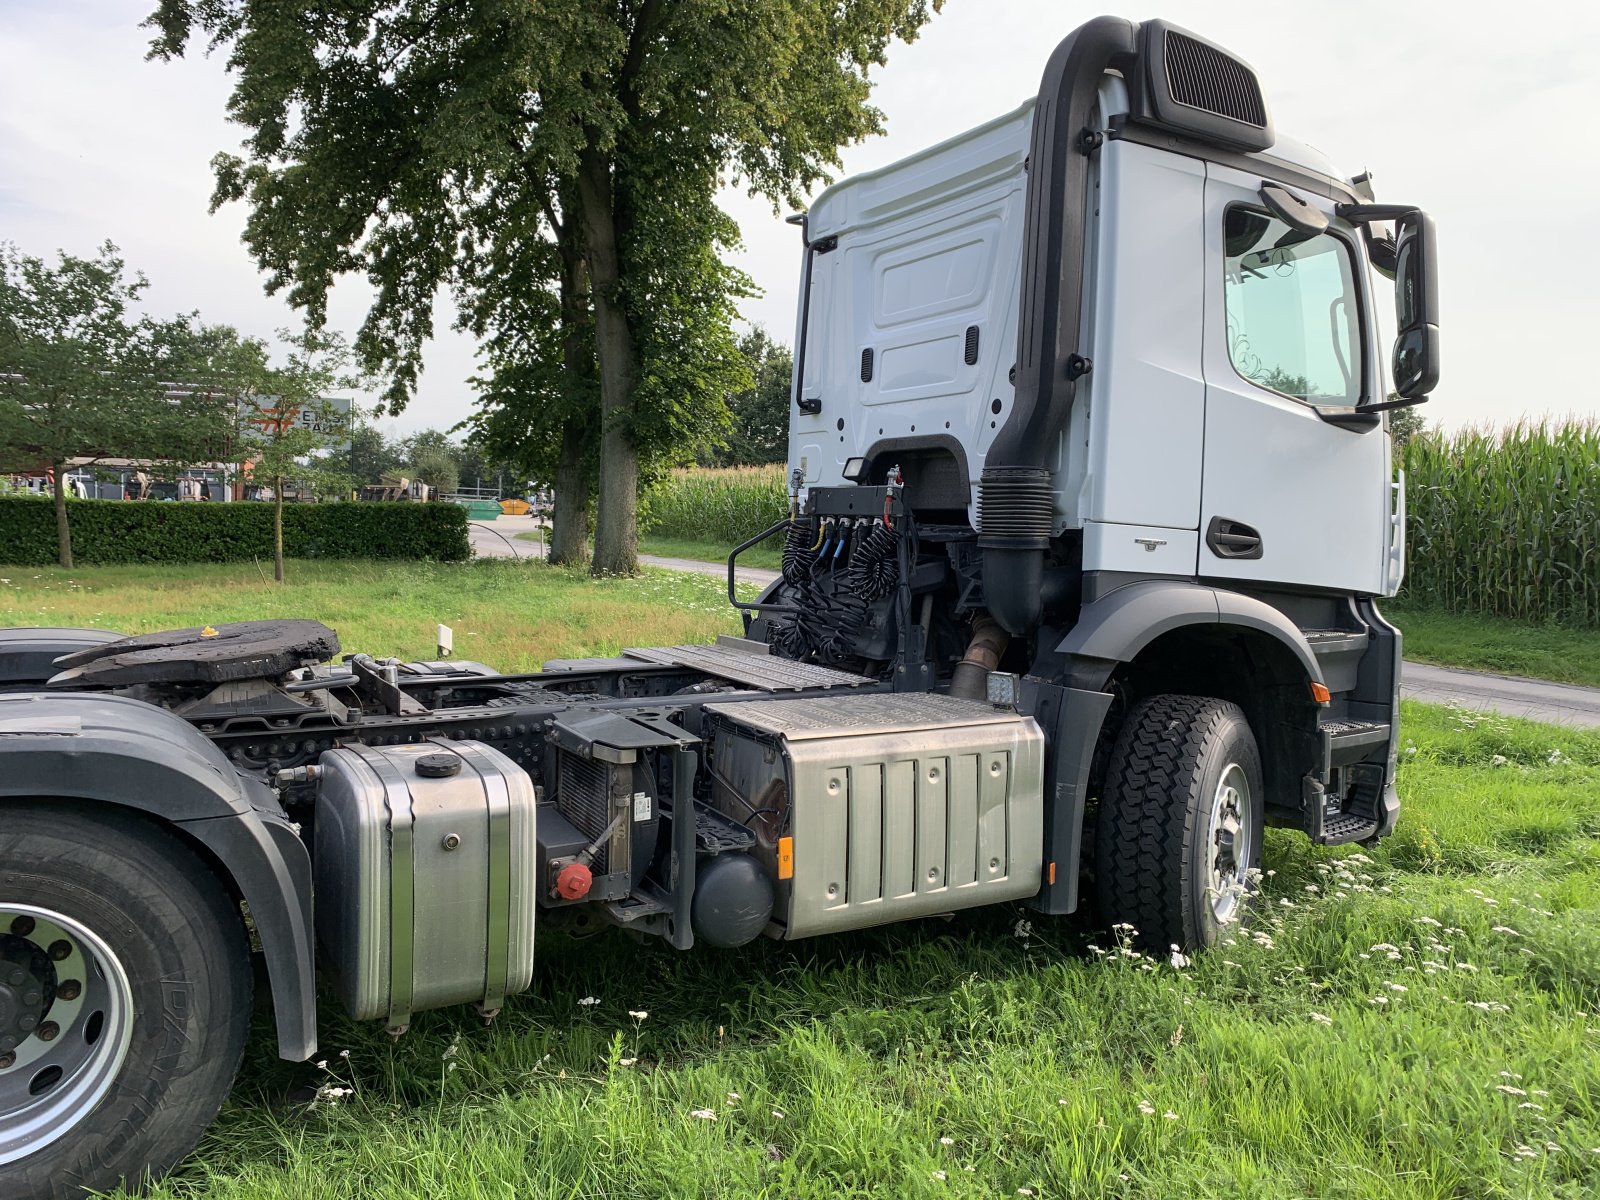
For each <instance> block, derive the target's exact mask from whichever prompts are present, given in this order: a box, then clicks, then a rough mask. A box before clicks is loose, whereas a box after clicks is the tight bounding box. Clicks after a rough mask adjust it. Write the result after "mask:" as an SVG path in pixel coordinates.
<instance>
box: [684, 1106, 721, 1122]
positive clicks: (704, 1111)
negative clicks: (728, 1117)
mask: <svg viewBox="0 0 1600 1200" xmlns="http://www.w3.org/2000/svg"><path fill="white" fill-rule="evenodd" d="M689 1115H690V1116H691V1117H693V1118H694V1119H695V1120H696V1121H715V1120H716V1119H717V1114H716V1113H714V1112H712V1111H711V1110H710V1109H709V1108H692V1109H690V1110H689Z"/></svg>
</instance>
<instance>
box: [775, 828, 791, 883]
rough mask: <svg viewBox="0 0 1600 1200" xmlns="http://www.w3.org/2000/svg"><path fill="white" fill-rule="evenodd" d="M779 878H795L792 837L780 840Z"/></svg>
mask: <svg viewBox="0 0 1600 1200" xmlns="http://www.w3.org/2000/svg"><path fill="white" fill-rule="evenodd" d="M778 878H779V879H793V878H794V839H793V838H792V837H781V838H779V839H778Z"/></svg>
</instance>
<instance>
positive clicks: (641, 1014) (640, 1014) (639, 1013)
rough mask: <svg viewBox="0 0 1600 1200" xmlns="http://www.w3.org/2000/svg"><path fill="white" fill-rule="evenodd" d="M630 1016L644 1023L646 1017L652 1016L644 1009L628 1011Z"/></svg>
mask: <svg viewBox="0 0 1600 1200" xmlns="http://www.w3.org/2000/svg"><path fill="white" fill-rule="evenodd" d="M628 1015H629V1016H630V1017H632V1018H633V1019H634V1020H635V1021H642V1020H644V1019H645V1018H646V1017H648V1016H649V1015H650V1014H649V1013H647V1012H645V1010H644V1009H642V1008H630V1009H629V1010H628Z"/></svg>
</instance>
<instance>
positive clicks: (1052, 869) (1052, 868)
mask: <svg viewBox="0 0 1600 1200" xmlns="http://www.w3.org/2000/svg"><path fill="white" fill-rule="evenodd" d="M1055 885H1056V865H1055V863H1051V864H1050V886H1051V887H1055Z"/></svg>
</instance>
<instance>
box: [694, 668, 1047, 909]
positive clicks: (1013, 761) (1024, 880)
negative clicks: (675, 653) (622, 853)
mask: <svg viewBox="0 0 1600 1200" xmlns="http://www.w3.org/2000/svg"><path fill="white" fill-rule="evenodd" d="M705 711H706V712H707V713H708V714H710V715H711V718H712V719H711V722H710V724H709V728H710V730H711V731H712V752H711V757H712V764H713V767H714V779H715V781H716V782H715V795H716V803H717V807H718V808H719V809H721V810H722V811H723V812H724V813H726V814H727V815H728V816H731V817H733V818H734V819H736V820H738V821H741V822H745V823H747V824H750V825H752V826H753V827H754V828H755V829H756V830H757V833H758V836H759V838H760V842H761V847H762V850H763V853H764V855H765V857H766V860H767V864H768V868H769V870H771V871H772V873H773V874H774V876H775V877H777V878H779V879H780V880H781V879H782V877H783V875H784V874H786V873H787V870H788V869H789V868H788V866H787V865H786V864H783V863H780V861H779V857H780V856H779V841H780V839H781V838H783V837H789V838H791V839H792V842H791V843H790V848H791V849H792V858H790V859H789V861H791V862H792V871H793V876H792V878H790V879H789V880H788V881H787V882H786V883H784V882H780V885H779V897H778V908H777V912H778V920H779V921H781V923H782V925H783V927H784V928H783V936H785V937H790V938H795V937H805V936H808V935H810V934H815V933H824V932H829V931H833V930H840V929H853V928H859V927H861V926H866V925H881V924H884V923H885V922H889V921H899V920H904V919H906V918H908V917H917V916H927V915H932V914H936V913H942V912H950V911H952V910H954V909H959V908H971V907H973V906H976V905H980V904H992V903H996V902H998V901H1002V900H1014V899H1020V898H1022V897H1024V896H1031V895H1033V894H1034V893H1035V892H1037V891H1038V890H1039V885H1040V877H1041V875H1042V865H1043V858H1044V734H1043V733H1042V732H1041V731H1040V729H1039V726H1038V725H1037V724H1036V723H1035V722H1034V720H1033V718H1032V717H1028V716H1021V715H1019V714H1017V713H1015V712H1011V711H1009V710H1006V709H999V708H995V707H994V706H992V705H989V704H985V703H982V702H978V701H971V700H956V699H952V698H950V697H948V696H942V695H911V694H898V695H883V694H877V695H852V696H839V695H835V696H820V697H817V698H816V699H808V700H775V701H744V702H738V701H735V702H729V703H725V704H716V703H714V704H707V705H706V708H705ZM785 857H788V856H785Z"/></svg>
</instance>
